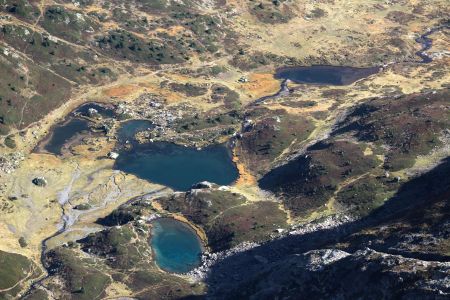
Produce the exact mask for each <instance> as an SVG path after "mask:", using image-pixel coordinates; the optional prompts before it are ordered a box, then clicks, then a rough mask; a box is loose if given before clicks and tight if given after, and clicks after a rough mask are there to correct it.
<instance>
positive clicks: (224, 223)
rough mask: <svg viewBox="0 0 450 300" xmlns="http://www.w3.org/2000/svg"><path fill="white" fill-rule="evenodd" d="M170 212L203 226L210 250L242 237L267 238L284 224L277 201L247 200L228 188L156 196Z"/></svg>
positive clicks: (218, 248)
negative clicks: (227, 189)
mask: <svg viewBox="0 0 450 300" xmlns="http://www.w3.org/2000/svg"><path fill="white" fill-rule="evenodd" d="M157 201H158V202H159V203H160V204H161V205H162V207H163V208H164V209H165V210H167V211H169V212H181V213H182V214H183V215H184V216H186V217H187V218H188V219H189V220H190V221H192V222H193V223H195V224H197V225H198V226H200V227H202V228H203V229H204V230H205V232H206V235H207V237H208V246H209V247H211V249H212V250H213V251H221V250H225V249H229V248H231V247H233V246H236V245H237V244H239V243H241V242H243V241H255V242H260V241H264V240H267V239H268V238H269V237H270V234H271V233H273V232H274V230H275V229H277V228H283V227H285V226H286V214H285V213H284V212H283V211H282V210H280V208H279V206H278V203H275V202H269V201H261V202H254V203H248V204H247V203H246V199H245V197H243V196H242V195H239V194H235V193H232V192H229V191H220V190H215V189H214V190H201V191H196V192H195V193H189V192H188V193H185V194H178V195H173V196H171V197H164V198H160V199H158V200H157Z"/></svg>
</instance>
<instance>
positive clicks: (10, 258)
mask: <svg viewBox="0 0 450 300" xmlns="http://www.w3.org/2000/svg"><path fill="white" fill-rule="evenodd" d="M0 266H1V268H0V290H2V291H0V299H12V298H14V297H15V296H17V294H18V293H19V292H20V291H21V290H22V289H23V288H24V286H23V284H25V283H26V282H21V281H22V280H24V279H26V278H28V279H36V278H37V277H39V276H40V274H41V271H40V269H39V268H38V267H37V266H36V265H35V264H34V263H33V262H32V261H31V260H29V259H28V258H27V257H25V256H23V255H20V254H16V253H9V252H5V251H1V250H0Z"/></svg>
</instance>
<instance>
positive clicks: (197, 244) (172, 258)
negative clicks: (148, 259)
mask: <svg viewBox="0 0 450 300" xmlns="http://www.w3.org/2000/svg"><path fill="white" fill-rule="evenodd" d="M152 225H153V229H152V238H151V242H150V243H151V246H152V249H153V253H154V255H155V261H156V263H157V265H158V266H159V267H160V268H161V269H163V270H166V271H169V272H174V273H186V272H189V271H190V270H192V269H194V268H195V267H197V266H198V265H199V264H200V260H201V254H202V243H201V241H200V238H199V237H198V236H197V234H196V233H195V232H194V230H193V229H192V228H190V227H189V226H188V225H186V224H184V223H182V222H180V221H177V220H174V219H170V218H161V219H157V220H155V221H153V222H152Z"/></svg>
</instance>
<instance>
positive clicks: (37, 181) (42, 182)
mask: <svg viewBox="0 0 450 300" xmlns="http://www.w3.org/2000/svg"><path fill="white" fill-rule="evenodd" d="M31 182H33V184H34V185H36V186H41V187H44V186H46V185H47V183H48V182H47V179H45V178H44V177H36V178H34V179H33V180H32V181H31Z"/></svg>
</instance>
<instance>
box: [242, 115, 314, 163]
mask: <svg viewBox="0 0 450 300" xmlns="http://www.w3.org/2000/svg"><path fill="white" fill-rule="evenodd" d="M260 114H261V111H260V110H256V111H250V112H248V113H247V118H248V119H250V120H252V121H253V122H254V123H253V124H251V125H249V127H250V128H247V129H245V131H244V134H243V137H242V139H241V140H240V142H239V144H238V145H239V148H238V149H239V154H240V155H242V156H243V157H244V160H245V161H246V162H247V164H248V166H249V168H250V169H251V170H253V171H255V172H265V171H267V170H268V169H269V168H270V166H271V164H272V163H273V162H274V161H275V159H277V158H278V157H279V156H280V155H281V154H282V153H283V151H284V150H285V149H286V148H288V147H289V146H290V145H291V143H292V142H294V140H295V141H296V142H301V141H303V140H305V139H306V138H307V137H308V136H309V135H310V133H311V132H312V130H313V129H314V123H313V122H312V121H310V120H309V119H308V118H306V117H301V116H296V115H290V114H288V113H287V112H286V111H284V110H276V111H266V112H263V113H262V115H260ZM254 118H256V120H255V119H254Z"/></svg>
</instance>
